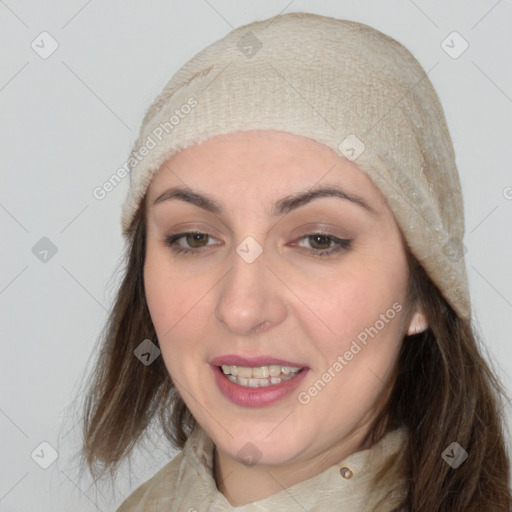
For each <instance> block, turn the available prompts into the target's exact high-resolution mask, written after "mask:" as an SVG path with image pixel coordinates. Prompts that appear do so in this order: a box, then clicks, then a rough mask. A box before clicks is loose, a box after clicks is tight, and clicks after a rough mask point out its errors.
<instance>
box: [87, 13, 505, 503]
mask: <svg viewBox="0 0 512 512" xmlns="http://www.w3.org/2000/svg"><path fill="white" fill-rule="evenodd" d="M128 167H129V171H130V190H129V194H128V197H127V199H126V202H125V204H124V206H123V215H122V226H123V233H124V234H125V235H126V237H127V241H128V243H129V245H128V263H127V268H126V274H125V278H124V280H123V282H122V285H121V287H120V289H119V292H118V295H117V300H116V303H115V305H114V309H113V311H112V314H111V317H110V319H109V323H108V325H107V329H106V331H105V337H104V340H103V347H102V353H101V356H100V359H99V361H98V366H97V371H96V374H95V376H94V382H93V383H92V387H91V391H90V394H89V396H88V399H87V403H86V415H85V433H84V434H85V442H84V450H83V453H84V456H85V458H86V462H87V464H88V465H89V466H90V468H91V470H92V471H95V470H96V471H99V470H100V468H99V465H100V464H103V470H110V471H111V472H114V471H115V469H116V467H117V465H118V464H119V462H120V461H121V460H122V459H123V458H125V457H126V456H127V455H128V454H129V453H130V452H131V450H132V448H133V446H134V444H135V442H136V441H137V440H138V439H139V438H140V437H141V436H142V435H143V433H144V432H145V431H146V429H147V427H148V426H149V424H150V423H151V421H152V419H154V418H157V417H159V418H160V420H161V426H162V428H163V431H164V432H165V433H166V435H167V436H168V438H169V439H170V440H171V441H172V443H173V444H174V446H176V447H178V448H180V449H182V451H181V452H180V453H179V454H178V455H177V456H176V458H175V459H173V460H172V461H171V462H169V463H168V464H167V465H166V466H164V468H162V469H161V470H160V471H159V472H158V473H157V474H156V475H155V476H154V477H153V478H151V479H150V480H149V481H148V482H146V483H145V484H143V485H142V486H140V488H139V489H137V490H135V491H134V492H133V493H132V495H130V496H129V497H128V498H127V499H126V500H125V502H124V503H123V504H122V505H121V507H120V508H119V509H118V510H119V511H121V512H126V511H146V510H154V511H157V510H162V511H163V510H166V511H167V510H169V511H171V510H173V511H174V510H176V511H177V510H189V511H194V510H196V511H199V512H201V511H206V510H232V509H233V510H234V509H236V510H240V511H253V510H287V511H289V510H350V511H363V510H364V511H370V510H372V511H393V510H395V511H396V510H407V511H410V512H420V511H424V512H432V511H450V512H453V511H465V512H466V511H481V510H493V511H508V510H509V509H510V504H511V497H510V490H509V488H508V476H509V463H508V461H507V458H506V452H505V446H504V438H503V433H502V428H503V426H502V424H501V420H500V416H499V409H500V407H501V404H500V396H499V395H500V394H501V393H502V389H501V387H500V385H499V383H498V381H497V379H496V377H495V376H494V374H493V373H492V371H491V370H490V369H489V367H488V365H487V364H486V362H485V361H484V359H483V358H482V356H481V355H480V353H479V350H478V348H477V341H476V335H475V333H474V332H473V330H472V326H471V308H470V301H469V292H468V283H467V276H466V269H465V262H464V257H463V254H462V251H461V250H460V248H461V245H462V239H463V237H464V214H463V202H462V195H461V187H460V182H459V177H458V173H457V169H456V166H455V160H454V155H453V148H452V145H451V140H450V136H449V133H448V130H447V127H446V122H445V119H444V114H443V111H442V108H441V106H440V104H439V100H438V97H437V95H436V93H435V91H434V89H433V87H432V85H431V83H430V81H429V79H428V77H427V76H426V74H425V72H424V71H423V69H422V68H421V66H420V65H419V64H418V62H417V61H416V60H415V59H414V57H413V56H412V55H411V54H410V53H409V52H408V51H407V50H406V49H405V48H404V47H403V46H401V45H400V44H399V43H397V42H396V41H395V40H393V39H391V38H389V37H387V36H385V35H383V34H382V33H380V32H378V31H376V30H375V29H372V28H370V27H368V26H366V25H363V24H360V23H355V22H349V21H342V20H336V19H333V18H328V17H323V16H318V15H313V14H305V13H291V14H286V15H279V16H276V17H273V18H271V19H268V20H264V21H259V22H255V23H252V24H250V25H246V26H244V27H240V28H238V29H235V30H234V31H232V32H231V33H230V34H228V35H227V36H226V37H224V38H223V39H221V40H220V41H217V42H216V43H214V44H212V45H211V46H209V47H207V48H206V49H204V50H203V51H202V52H200V53H199V54H197V55H196V56H195V57H193V58H192V59H191V60H190V61H189V62H187V63H186V64H185V65H184V66H183V67H182V68H181V69H180V70H179V71H178V72H177V73H176V74H175V75H174V77H173V78H172V79H171V80H170V82H169V83H168V84H167V86H166V87H165V89H164V91H163V92H162V94H161V95H160V96H159V97H158V98H157V99H156V100H155V102H154V103H153V105H152V106H151V107H150V109H149V110H148V112H147V114H146V116H145V119H144V121H143V124H142V127H141V132H140V135H139V139H138V141H137V142H136V144H135V148H134V150H133V152H132V154H131V157H130V160H129V161H128Z"/></svg>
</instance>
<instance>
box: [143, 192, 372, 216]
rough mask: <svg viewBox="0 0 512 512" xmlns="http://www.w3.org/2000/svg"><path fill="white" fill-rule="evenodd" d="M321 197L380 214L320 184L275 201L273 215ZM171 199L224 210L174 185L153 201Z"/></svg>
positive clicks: (353, 197)
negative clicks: (349, 203) (333, 198)
mask: <svg viewBox="0 0 512 512" xmlns="http://www.w3.org/2000/svg"><path fill="white" fill-rule="evenodd" d="M321 197H337V198H339V199H344V200H347V201H350V202H351V203H353V204H355V205H358V206H360V207H361V208H363V209H364V210H366V211H367V212H369V213H371V214H372V215H378V212H377V211H376V210H375V209H374V208H372V207H371V206H370V205H369V204H368V203H367V202H366V201H365V200H364V199H363V198H362V197H359V196H356V195H354V194H349V193H348V192H345V191H344V190H342V189H341V188H339V187H336V186H318V187H314V188H312V189H308V190H305V191H301V192H298V193H296V194H293V195H290V196H286V197H283V198H282V199H279V200H278V201H276V202H275V204H274V206H273V208H272V212H271V214H272V215H273V216H278V215H284V214H286V213H288V212H291V211H292V210H295V209H296V208H299V207H301V206H304V205H305V204H307V203H310V202H311V201H313V200H315V199H318V198H321ZM170 199H178V200H180V201H184V202H186V203H190V204H193V205H195V206H198V207H199V208H202V209H203V210H206V211H208V212H211V213H214V214H216V215H220V214H222V212H223V209H222V206H221V205H220V204H219V203H218V202H217V201H216V200H215V199H213V198H212V197H210V196H208V195H205V194H199V193H197V192H193V191H191V190H190V189H187V188H181V187H173V188H170V189H168V190H166V191H165V192H163V193H162V194H160V195H159V196H158V197H157V198H156V199H155V200H154V202H153V206H155V205H157V204H159V203H162V202H164V201H168V200H170Z"/></svg>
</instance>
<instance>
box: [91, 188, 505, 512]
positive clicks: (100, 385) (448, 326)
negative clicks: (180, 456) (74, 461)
mask: <svg viewBox="0 0 512 512" xmlns="http://www.w3.org/2000/svg"><path fill="white" fill-rule="evenodd" d="M145 224H146V219H145V198H143V199H142V200H141V202H140V205H139V208H138V210H137V213H136V215H135V216H134V218H133V220H132V223H131V225H130V229H129V232H128V235H127V247H126V257H125V262H126V266H125V269H124V279H123V280H122V282H121V285H120V287H119V290H118V292H117V296H116V299H115V302H114V305H113V309H112V311H111V313H110V316H109V318H108V321H107V324H106V325H105V328H104V330H103V332H102V344H101V348H100V351H99V354H98V359H97V364H96V366H95V369H94V371H93V373H92V374H91V381H90V385H89V390H88V393H87V396H86V399H85V403H84V412H85V414H84V423H83V430H84V432H83V434H84V443H83V447H82V450H81V455H82V458H83V461H84V464H85V465H86V466H87V467H88V469H89V470H90V472H91V473H92V475H93V476H95V477H97V476H99V475H101V474H103V473H104V472H106V471H108V472H109V473H110V475H112V476H113V475H114V474H115V472H116V471H117V469H118V466H119V464H120V463H121V462H122V461H123V459H125V458H126V457H127V456H128V455H129V454H130V453H131V452H132V450H133V448H134V447H135V445H136V443H137V442H138V441H139V440H141V438H142V437H143V434H145V432H146V431H147V429H148V426H149V425H150V423H151V422H152V420H154V419H156V420H159V423H160V425H161V428H162V429H163V432H164V434H165V436H166V437H167V438H168V439H169V440H170V442H171V443H172V445H173V446H174V447H176V448H183V445H184V443H185V441H186V440H187V438H188V435H189V434H190V432H191V430H192V428H193V426H194V425H195V420H194V418H193V416H192V414H191V413H190V411H189V410H188V408H187V406H186V405H185V403H184V402H183V400H182V398H181V397H180V395H179V394H178V392H177V391H176V388H175V387H174V386H173V383H172V379H171V378H170V376H169V373H168V372H167V369H166V367H165V365H164V362H163V360H162V358H161V357H158V358H157V359H156V360H155V361H154V362H153V363H152V364H150V365H148V366H146V365H144V364H142V363H141V362H140V361H139V360H138V359H137V358H136V357H135V356H134V350H135V349H136V347H137V346H138V345H139V344H140V343H141V342H142V341H143V340H145V339H150V340H152V341H153V343H155V344H158V339H157V336H156V332H155V330H154V327H153V324H152V322H151V317H150V314H149V311H148V307H147V303H146V299H145V293H144V282H143V266H144V258H145V247H146V225H145ZM405 248H406V251H407V256H408V261H409V268H410V278H409V298H411V299H413V300H418V301H419V304H420V305H421V306H422V307H423V311H424V312H425V314H426V316H427V321H428V325H429V328H428V329H427V330H426V331H424V332H422V333H419V334H415V335H412V336H405V338H404V340H403V344H402V349H401V353H400V357H399V360H398V362H397V365H396V367H395V381H394V384H393V388H392V391H391V393H390V395H389V399H388V400H387V402H386V403H385V405H384V407H383V408H382V410H381V412H380V414H379V416H378V417H377V418H376V420H375V422H374V424H373V428H372V429H371V430H370V432H369V433H368V436H367V439H368V440H370V442H371V444H373V443H375V442H377V441H378V440H379V439H380V438H381V437H382V436H383V435H384V433H385V431H386V430H388V429H389V428H392V427H393V426H397V425H405V426H406V427H407V428H408V431H409V441H408V444H407V446H406V450H405V453H403V461H404V464H405V467H404V468H403V470H404V472H405V474H407V477H408V492H407V498H406V501H405V503H404V504H403V505H404V506H405V507H407V510H408V511H410V512H434V511H435V512H454V511H456V512H459V511H464V512H477V511H478V512H481V511H482V510H492V511H493V512H509V511H510V506H511V495H510V489H509V486H508V479H509V471H510V469H509V462H508V460H507V455H506V449H505V441H504V433H503V430H502V428H503V424H502V419H501V417H500V412H501V411H500V408H501V402H500V399H501V397H504V398H506V395H505V392H504V390H503V388H502V387H501V385H500V384H499V381H498V379H497V377H496V376H495V374H494V372H493V371H492V370H491V369H490V367H489V366H488V364H487V363H486V361H485V360H484V359H483V357H482V356H481V353H480V348H479V347H478V345H477V336H476V334H475V332H474V329H473V328H472V326H471V323H470V321H469V320H464V319H461V318H459V317H458V316H457V314H456V313H455V312H454V310H453V309H452V308H451V307H450V306H449V304H448V303H447V302H446V301H445V300H444V298H443V297H442V295H441V293H440V291H439V289H438V288H437V287H436V286H435V285H434V284H433V282H432V281H431V280H430V278H429V277H428V275H427V274H426V272H425V271H424V269H423V267H421V265H420V264H419V263H418V261H417V260H416V258H415V257H414V256H413V255H412V254H411V252H410V250H409V248H408V246H407V244H405ZM454 441H456V442H457V443H458V444H459V445H461V446H462V447H463V448H464V449H465V450H466V451H467V452H468V454H469V456H468V458H467V460H466V461H465V462H464V463H463V464H462V465H461V466H460V467H458V468H457V469H453V468H452V467H450V466H449V465H448V464H447V463H446V462H445V461H444V460H443V458H442V457H441V455H442V453H443V452H444V451H445V449H446V448H447V447H448V446H449V445H450V444H451V443H452V442H454Z"/></svg>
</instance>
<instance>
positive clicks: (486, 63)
mask: <svg viewBox="0 0 512 512" xmlns="http://www.w3.org/2000/svg"><path fill="white" fill-rule="evenodd" d="M301 10H303V11H310V12H316V13H319V14H325V15H330V16H334V17H338V18H347V19H351V20H356V21H361V22H364V23H367V24H369V25H372V26H374V27H375V28H377V29H379V30H381V31H383V32H384V33H386V34H389V35H391V36H392V37H394V38H395V39H397V40H398V41H400V42H401V43H403V44H404V45H405V46H406V47H407V48H408V49H410V50H411V51H412V53H413V54H414V55H415V56H416V57H417V58H418V60H419V61H420V63H421V64H422V65H423V67H424V68H425V69H426V70H429V69H431V68H432V67H433V66H434V65H435V67H434V69H433V70H432V71H431V72H430V74H429V76H430V79H431V80H432V82H433V84H434V86H435V88H436V89H437V91H438V93H439V95H440V98H441V102H442V104H443V106H444V109H445V112H446V116H447V120H448V125H449V128H450V131H451V134H452V137H453V140H454V144H455V150H456V154H457V162H458V166H459V171H460V175H461V181H462V187H463V193H464V201H465V214H466V230H467V232H466V237H465V240H464V243H465V246H466V248H467V252H466V260H467V268H468V273H469V279H470V286H471V293H472V299H473V304H474V310H475V323H476V325H477V326H479V328H480V329H481V330H482V332H483V334H484V336H485V339H486V343H487V346H488V347H489V351H490V354H489V357H491V358H492V359H493V361H495V364H498V365H499V366H498V367H497V369H498V371H499V373H500V375H501V377H502V379H503V381H504V384H505V387H506V389H507V392H509V393H510V391H511V390H512V381H511V379H510V375H511V373H512V372H511V370H512V348H511V346H512V340H511V336H510V320H511V318H512V291H511V290H512V275H511V272H510V262H511V261H512V242H511V221H512V188H511V187H512V173H511V164H510V162H511V161H512V144H511V142H510V136H511V134H512V71H511V66H510V48H511V47H512V36H511V31H510V23H511V20H512V1H510V0H501V1H496V0H480V1H474V2H471V3H470V2H465V1H452V2H443V1H441V0H435V1H428V2H427V1H420V0H417V1H415V2H413V1H412V0H393V1H386V2H383V1H381V0H373V1H372V0H359V1H351V2H348V1H337V2H335V1H319V2H313V1H299V0H295V1H292V2H290V1H289V0H282V1H276V0H274V1H269V0H266V1H260V2H256V1H252V2H248V1H238V2H236V1H234V0H208V1H207V0H191V1H189V2H178V1H167V2H164V1H153V2H143V1H142V0H139V1H135V0H130V1H127V0H123V1H121V0H115V1H109V2H100V1H89V2H85V1H81V0H80V1H79V0H76V1H61V2H57V1H47V2H34V1H33V2H30V1H14V0H6V1H5V2H4V1H0V48H1V50H0V52H1V63H2V64H1V69H0V115H1V122H0V141H1V161H2V167H1V172H2V175H1V176H2V182H1V183H2V186H1V188H0V223H1V226H2V262H1V269H2V271H1V274H0V307H1V315H2V316H1V340H2V358H1V363H0V364H1V368H0V375H1V381H2V384H1V394H0V430H1V441H0V445H1V450H2V452H1V463H0V464H1V472H0V510H1V511H2V512H11V511H13V512H14V511H16V512H17V511H30V512H37V511H44V512H51V511H62V510H70V509H72V510H74V511H77V512H78V511H82V510H83V511H97V510H102V511H109V510H114V509H115V507H116V505H118V504H119V503H120V502H121V501H122V500H123V499H124V497H125V496H126V495H127V494H128V493H129V492H130V490H132V489H133V488H135V487H136V486H137V485H138V484H139V483H141V482H142V481H144V480H146V479H147V478H149V477H150V476H152V475H153V474H154V473H155V472H156V470H157V469H158V468H159V467H161V466H162V465H163V464H164V463H165V462H166V461H167V460H168V459H169V458H170V457H171V456H172V454H173V452H172V451H169V449H168V448H167V447H166V445H165V443H164V442H163V441H162V440H160V442H159V441H158V440H156V441H155V444H154V445H149V447H148V451H147V452H145V453H144V452H137V454H136V457H135V458H134V460H133V464H132V466H131V467H128V465H125V466H124V467H123V472H122V473H121V475H120V477H119V480H118V486H117V487H116V492H115V494H113V492H112V489H111V488H110V487H108V486H106V485H101V486H99V487H96V488H95V487H91V485H90V484H91V480H90V478H87V475H85V476H83V477H82V478H79V476H80V475H79V473H78V468H77V465H76V461H75V460H74V459H72V455H73V454H74V453H75V452H76V449H77V448H78V443H79V434H80V429H79V426H78V425H77V422H79V420H80V417H79V414H78V413H73V411H72V408H70V404H71V403H72V400H73V398H74V396H75V393H76V392H77V391H78V390H79V389H80V385H81V379H82V378H83V376H84V374H86V373H87V371H88V370H87V368H88V367H87V365H89V368H90V365H91V364H92V363H91V359H90V358H91V353H92V351H93V349H94V347H95V346H96V341H97V337H98V335H99V333H100V330H101V328H102V327H103V324H104V322H105V319H106V315H107V311H108V309H109V307H110V304H111V301H112V298H113V292H114V290H115V287H116V286H117V284H118V282H119V277H120V276H119V274H115V273H114V272H115V270H116V267H117V265H118V263H119V259H120V256H121V254H122V250H123V240H122V237H121V232H120V213H121V204H122V202H123V199H124V197H125V194H126V191H127V187H128V180H126V181H125V182H123V183H122V184H121V185H119V186H118V187H117V188H116V189H115V190H114V191H113V192H111V193H110V194H108V195H107V197H106V198H105V199H104V200H103V201H99V200H97V199H95V198H94V197H93V195H92V190H93V189H94V187H96V186H98V185H101V184H102V183H103V182H104V181H105V180H106V179H107V178H108V177H109V176H111V174H112V173H114V172H115V171H116V169H117V168H118V167H119V166H120V165H122V164H123V163H124V162H125V160H126V158H127V156H128V153H129V150H130V149H131V146H132V144H133V142H134V140H135V138H136V136H137V131H138V128H139V125H140V122H141V120H142V116H143V114H144V112H145V109H146V108H147V107H148V106H149V104H150V103H151V101H152V100H153V98H154V97H155V96H156V95H157V94H158V93H159V92H160V91H161V89H162V88H163V86H164V85H165V83H166V82H167V80H168V79H169V78H170V76H171V75H172V74H173V73H174V72H175V71H176V70H177V69H178V67H179V66H181V65H182V64H183V63H184V62H185V61H186V60H188V59H189V58H190V57H191V56H192V55H194V54H195V53H196V52H197V51H199V50H200V49H202V48H203V47H204V46H206V45H207V44H210V43H211V42H213V41H215V40H217V39H219V38H221V37H222V36H224V35H225V34H226V33H227V32H228V31H230V30H231V28H232V27H237V26H239V25H242V24H245V23H248V22H251V21H254V20H256V19H263V18H266V17H269V16H272V15H274V14H277V13H279V12H291V11H301ZM43 31H47V32H49V33H50V34H51V36H52V37H53V38H54V39H55V40H56V41H57V42H58V45H59V46H58V49H57V50H56V51H55V52H54V53H53V54H52V55H51V56H50V57H48V58H47V59H43V58H41V57H40V56H39V54H38V53H36V52H35V51H34V50H33V49H32V48H31V43H32V41H34V40H36V43H37V42H38V41H40V38H39V39H38V36H39V34H40V33H41V32H43ZM453 31H457V32H459V33H460V34H461V36H462V37H463V38H464V39H465V40H466V41H467V42H468V43H469V48H468V49H467V50H466V51H465V52H464V53H463V54H462V55H460V57H459V58H457V59H453V58H452V57H450V56H449V55H448V54H447V53H446V52H445V51H444V50H443V48H442V47H441V43H442V41H443V40H445V38H446V37H447V36H448V35H449V34H451V33H452V32H453ZM39 44H41V43H39ZM454 44H455V43H454ZM457 44H459V43H457ZM46 48H48V46H46ZM459 48H460V47H459ZM42 237H47V238H49V239H50V240H51V241H52V242H53V244H55V246H56V247H57V253H56V254H55V255H54V256H53V257H51V258H50V259H49V260H48V261H47V262H46V263H43V262H41V261H40V260H39V259H38V258H36V256H35V255H34V254H33V252H32V248H33V246H34V245H35V244H36V243H37V242H38V241H39V240H40V239H41V238H42ZM505 414H506V416H507V418H508V424H509V425H510V419H511V416H512V414H511V406H510V404H509V405H507V406H506V407H505ZM509 439H510V437H509ZM44 441H45V442H47V443H49V444H50V445H51V446H53V447H54V448H55V449H56V450H57V452H58V459H57V460H56V462H55V463H53V464H52V465H51V466H50V467H49V468H48V469H42V468H41V467H40V466H39V465H38V464H37V463H36V462H35V461H34V460H33V459H32V458H31V453H32V452H33V451H34V450H35V449H38V450H36V454H39V459H38V458H37V455H35V456H34V458H36V459H38V460H39V462H44V460H46V461H47V462H48V461H49V460H50V459H49V458H48V457H49V456H50V455H49V454H50V451H49V449H48V448H47V447H46V448H45V447H44V446H43V452H41V448H38V447H39V445H40V443H41V442H44ZM43 454H44V455H43ZM130 471H131V475H132V476H131V479H130V478H129V474H130ZM71 507H73V508H71Z"/></svg>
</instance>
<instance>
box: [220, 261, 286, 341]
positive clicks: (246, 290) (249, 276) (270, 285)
mask: <svg viewBox="0 0 512 512" xmlns="http://www.w3.org/2000/svg"><path fill="white" fill-rule="evenodd" d="M267 264H268V262H267V258H266V257H265V251H264V252H263V253H262V254H261V255H260V256H259V257H258V258H257V259H256V260H255V261H253V262H252V263H248V262H247V261H245V260H244V259H243V258H242V257H240V256H239V255H238V254H237V253H234V256H233V267H232V269H231V271H230V272H228V274H227V275H226V277H225V279H223V280H222V286H221V288H220V291H219V295H218V298H217V305H216V308H215V315H216V317H217V319H218V320H219V321H220V322H221V323H223V324H224V325H225V326H226V327H227V328H228V329H229V330H230V332H231V333H233V334H236V335H239V336H248V335H251V334H256V333H260V332H262V331H266V330H269V329H271V328H273V327H275V326H276V325H279V324H280V323H281V322H283V321H284V319H285V318H286V303H285V296H284V290H283V289H284V286H283V284H282V283H281V282H280V281H279V279H277V278H276V276H275V275H274V273H273V272H272V271H271V270H270V269H269V268H268V267H267Z"/></svg>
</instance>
